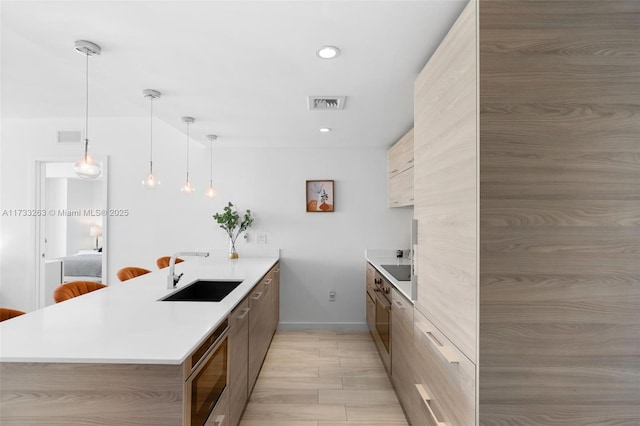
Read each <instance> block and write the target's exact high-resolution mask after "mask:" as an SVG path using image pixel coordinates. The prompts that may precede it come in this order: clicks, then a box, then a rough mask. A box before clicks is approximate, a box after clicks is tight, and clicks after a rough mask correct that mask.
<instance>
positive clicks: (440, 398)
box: [413, 310, 476, 426]
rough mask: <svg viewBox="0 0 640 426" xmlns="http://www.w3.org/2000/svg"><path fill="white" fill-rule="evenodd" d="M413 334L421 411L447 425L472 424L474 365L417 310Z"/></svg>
mask: <svg viewBox="0 0 640 426" xmlns="http://www.w3.org/2000/svg"><path fill="white" fill-rule="evenodd" d="M413 338H414V348H415V356H416V363H415V365H416V366H417V368H416V370H417V371H416V377H415V381H416V383H415V386H414V388H415V389H414V391H415V392H416V393H418V395H419V396H420V399H421V400H422V410H423V412H424V413H426V414H427V415H429V416H430V417H431V418H433V419H434V420H436V419H437V421H440V422H444V423H445V424H446V425H447V426H451V425H453V426H468V425H473V424H475V377H476V372H475V365H474V364H473V363H472V362H471V361H470V360H469V359H468V358H467V357H465V356H464V354H463V353H462V352H460V351H459V350H458V349H457V348H456V347H455V346H454V345H453V344H452V343H451V342H450V341H449V340H448V339H447V338H446V337H445V336H444V335H443V334H442V333H440V332H439V331H438V330H437V329H436V327H435V326H434V325H433V324H432V323H431V322H430V321H429V320H427V318H426V317H424V315H422V314H421V313H420V311H418V310H414V331H413ZM436 424H437V423H436Z"/></svg>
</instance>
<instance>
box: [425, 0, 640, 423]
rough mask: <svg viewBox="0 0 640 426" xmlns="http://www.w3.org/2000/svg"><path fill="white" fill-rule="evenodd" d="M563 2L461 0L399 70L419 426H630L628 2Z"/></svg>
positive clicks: (636, 377)
mask: <svg viewBox="0 0 640 426" xmlns="http://www.w3.org/2000/svg"><path fill="white" fill-rule="evenodd" d="M579 3H580V5H579V7H577V3H576V2H575V1H564V0H556V1H505V0H481V1H479V2H476V1H474V0H472V1H471V2H470V3H469V5H468V7H467V8H466V9H465V11H464V12H463V13H462V15H461V16H460V18H459V20H458V21H457V23H456V24H455V26H454V27H453V28H452V29H451V31H450V32H449V34H448V35H447V37H446V38H445V40H444V41H443V43H442V45H441V46H440V48H439V49H438V50H437V51H436V53H435V54H434V55H433V56H432V58H431V59H430V60H429V63H428V64H427V65H426V66H425V68H424V70H423V71H422V73H421V74H420V76H419V77H418V79H417V80H416V85H415V99H414V105H415V117H414V119H415V121H414V123H415V127H414V143H415V167H414V173H415V208H414V214H415V218H416V219H418V223H419V224H418V229H419V234H418V251H417V259H416V267H417V274H418V299H417V303H416V311H415V315H414V336H413V341H414V348H415V349H416V352H417V354H416V357H417V364H418V365H423V366H424V365H427V364H428V365H431V364H433V365H434V367H433V368H430V371H431V373H430V374H428V373H427V372H425V374H418V375H417V376H416V377H417V378H418V380H416V381H419V382H420V383H416V385H419V386H416V388H415V389H416V390H415V392H416V393H415V394H414V395H413V397H415V395H416V394H417V395H419V398H420V399H422V401H423V402H424V404H423V410H425V413H426V414H428V415H429V416H430V418H431V420H430V421H431V422H432V423H434V424H435V420H438V421H443V422H445V423H446V425H447V426H449V425H472V424H480V425H487V426H488V425H512V424H522V425H534V424H535V425H567V426H568V425H572V426H573V425H578V424H579V425H596V424H597V425H635V424H640V333H639V332H638V330H639V329H640V309H638V306H640V261H639V259H640V219H639V218H640V157H639V156H638V153H639V152H640V142H639V140H640V139H639V137H638V135H640V73H639V72H638V70H639V69H640V43H639V42H638V37H639V36H640V24H639V23H640V19H639V17H640V2H638V1H635V0H628V1H622V0H602V1H581V2H579ZM443 383H444V384H443ZM447 386H449V387H450V389H451V391H450V392H449V391H446V390H444V391H443V389H446V387H447ZM469 392H471V394H469ZM451 398H453V400H452V399H451ZM469 404H471V406H470V405H469ZM456 407H457V408H456ZM465 407H467V408H468V407H471V408H472V411H473V413H474V415H473V416H471V417H469V416H468V415H466V414H465V415H463V414H462V411H464V410H466V409H467V408H465ZM429 409H433V412H431V413H429V412H428V411H429ZM465 412H466V411H465ZM416 424H421V423H416Z"/></svg>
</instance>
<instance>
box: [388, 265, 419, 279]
mask: <svg viewBox="0 0 640 426" xmlns="http://www.w3.org/2000/svg"><path fill="white" fill-rule="evenodd" d="M380 266H382V267H383V268H384V269H385V270H386V271H387V272H388V273H390V274H391V276H392V277H393V278H395V279H396V280H398V281H411V265H380Z"/></svg>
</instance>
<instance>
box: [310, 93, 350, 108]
mask: <svg viewBox="0 0 640 426" xmlns="http://www.w3.org/2000/svg"><path fill="white" fill-rule="evenodd" d="M346 99H347V97H346V96H307V100H308V102H309V109H310V110H312V111H319V110H323V111H338V110H341V109H344V102H345V100H346Z"/></svg>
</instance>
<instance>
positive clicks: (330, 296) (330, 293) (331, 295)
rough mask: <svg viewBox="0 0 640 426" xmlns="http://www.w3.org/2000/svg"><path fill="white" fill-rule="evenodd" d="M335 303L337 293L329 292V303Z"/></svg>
mask: <svg viewBox="0 0 640 426" xmlns="http://www.w3.org/2000/svg"><path fill="white" fill-rule="evenodd" d="M335 301H336V291H335V290H329V302H335Z"/></svg>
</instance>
